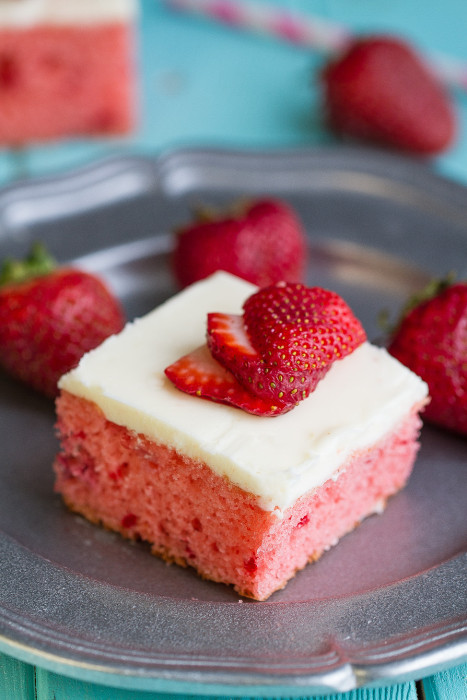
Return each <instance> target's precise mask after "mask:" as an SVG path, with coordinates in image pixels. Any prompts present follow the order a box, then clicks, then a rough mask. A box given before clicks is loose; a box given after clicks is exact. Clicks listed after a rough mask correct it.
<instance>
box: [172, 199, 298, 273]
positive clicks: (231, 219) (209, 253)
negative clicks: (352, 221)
mask: <svg viewBox="0 0 467 700" xmlns="http://www.w3.org/2000/svg"><path fill="white" fill-rule="evenodd" d="M306 250H307V244H306V237H305V233H304V231H303V228H302V225H301V223H300V221H299V220H298V217H297V215H296V214H295V212H294V211H293V210H292V209H291V207H290V206H288V205H287V204H286V203H285V202H282V201H280V200H277V199H261V200H256V201H252V202H249V203H248V204H242V205H240V204H237V205H236V206H234V207H233V208H232V211H227V212H222V213H211V212H207V211H204V210H203V211H202V212H201V215H200V217H199V218H198V219H196V220H195V221H192V222H190V223H189V224H187V225H186V226H184V227H182V228H181V229H179V230H178V231H177V233H176V238H175V247H174V253H173V270H174V274H175V277H176V279H177V280H178V282H179V284H180V285H181V286H182V287H186V286H187V285H189V284H192V283H193V282H196V281H197V280H200V279H203V278H205V277H207V276H208V275H211V274H212V273H213V272H216V271H217V270H224V271H226V272H230V273H232V274H234V275H237V277H242V278H243V279H246V280H248V281H249V282H253V283H254V284H258V285H261V286H265V285H267V284H272V283H274V282H278V281H279V280H282V279H286V280H290V281H302V280H303V278H304V274H305V263H306Z"/></svg>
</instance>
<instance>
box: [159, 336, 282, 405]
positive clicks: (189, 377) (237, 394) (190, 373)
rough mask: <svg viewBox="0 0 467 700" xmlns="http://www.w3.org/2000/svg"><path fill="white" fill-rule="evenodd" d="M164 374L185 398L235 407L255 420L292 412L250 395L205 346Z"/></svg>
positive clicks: (177, 362)
mask: <svg viewBox="0 0 467 700" xmlns="http://www.w3.org/2000/svg"><path fill="white" fill-rule="evenodd" d="M165 374H166V376H167V377H168V379H170V381H171V382H172V383H173V384H174V386H176V387H177V389H180V391H183V392H184V393H186V394H191V395H193V396H199V397H200V398H203V399H209V400H210V401H215V402H216V403H223V404H227V405H230V406H235V407H236V408H241V409H243V410H244V411H246V412H247V413H253V414H255V415H258V416H277V415H280V414H281V413H286V412H287V411H289V410H290V409H291V408H293V405H289V404H286V403H284V402H279V401H278V402H272V401H268V400H267V399H262V398H260V397H258V396H255V395H254V394H251V393H250V392H249V391H247V390H246V389H245V388H244V387H243V386H242V385H241V384H240V383H239V382H238V381H237V380H236V379H235V377H234V376H233V374H232V373H231V372H229V371H228V370H226V369H225V368H224V367H222V365H220V364H219V363H218V362H217V361H216V360H215V359H214V358H213V357H212V355H211V354H210V352H209V350H208V348H207V346H206V345H202V346H201V347H199V348H197V349H196V350H193V352H191V353H189V354H188V355H184V356H183V357H181V358H180V359H179V360H177V361H176V362H174V363H173V364H171V365H170V366H169V367H167V368H166V370H165Z"/></svg>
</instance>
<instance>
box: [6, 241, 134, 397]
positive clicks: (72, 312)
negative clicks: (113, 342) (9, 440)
mask: <svg viewBox="0 0 467 700" xmlns="http://www.w3.org/2000/svg"><path fill="white" fill-rule="evenodd" d="M123 325H124V314H123V311H122V308H121V306H120V303H119V302H118V300H117V299H116V298H115V297H114V295H113V294H112V293H111V292H110V290H109V289H108V288H107V287H106V286H105V285H104V283H103V282H102V281H101V280H100V279H99V278H97V277H96V276H95V275H91V274H88V273H86V272H83V271H81V270H76V269H72V268H55V266H54V263H53V261H52V260H51V258H49V257H48V256H47V255H46V254H45V252H44V250H43V248H42V247H41V246H36V247H35V248H34V249H33V250H32V252H31V254H30V256H29V258H28V259H27V260H26V261H24V262H18V261H8V262H7V263H6V264H5V265H4V268H3V273H2V278H1V280H0V366H2V367H3V368H4V369H5V370H6V371H7V372H9V373H10V374H11V375H13V376H14V377H16V378H17V379H20V380H21V381H23V382H25V383H26V384H28V385H30V386H31V387H33V388H34V389H36V390H37V391H39V392H41V393H43V394H45V395H47V396H55V395H56V393H57V382H58V380H59V378H60V377H61V376H62V374H64V373H65V372H67V371H68V370H70V369H72V368H73V367H75V366H76V365H77V364H78V362H79V360H80V359H81V357H82V355H83V354H84V353H85V352H87V351H88V350H92V349H93V348H95V347H96V346H97V345H99V344H100V343H101V342H102V341H103V340H104V339H105V338H107V337H108V336H109V335H112V334H113V333H117V332H118V331H120V330H121V329H122V328H123Z"/></svg>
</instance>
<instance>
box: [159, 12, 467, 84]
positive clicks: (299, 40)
mask: <svg viewBox="0 0 467 700" xmlns="http://www.w3.org/2000/svg"><path fill="white" fill-rule="evenodd" d="M165 4H166V5H168V6H169V7H171V8H172V9H175V10H180V11H183V12H191V13H194V14H198V15H203V16H205V17H208V18H210V19H212V20H215V21H217V22H222V23H223V24H226V25H228V26H231V27H233V28H236V29H241V30H247V31H251V32H255V33H258V34H264V35H267V36H273V37H276V38H278V39H281V40H283V41H288V42H290V43H294V44H297V45H299V46H307V47H310V48H313V49H315V50H318V51H322V52H325V53H335V52H337V51H339V50H341V49H343V48H344V47H345V45H346V44H347V43H348V42H349V41H350V40H351V39H352V38H353V34H352V33H351V32H350V31H349V30H348V29H347V28H346V27H344V26H342V25H340V24H338V23H335V22H330V21H328V20H324V19H319V18H317V17H311V16H309V15H299V14H297V13H292V12H287V11H285V10H282V9H280V8H277V7H271V6H270V5H261V4H259V3H255V2H237V1H236V0H165ZM428 64H429V65H430V67H431V69H432V70H433V72H434V73H435V74H436V75H437V76H438V77H439V79H440V80H442V81H443V82H444V83H446V84H447V85H449V86H451V87H457V88H461V89H463V90H467V65H466V64H465V63H463V62H461V61H459V60H457V59H454V58H452V57H449V56H441V55H436V56H432V57H430V58H429V59H428Z"/></svg>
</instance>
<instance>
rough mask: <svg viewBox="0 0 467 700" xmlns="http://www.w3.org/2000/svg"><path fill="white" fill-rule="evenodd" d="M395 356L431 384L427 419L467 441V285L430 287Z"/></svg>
mask: <svg viewBox="0 0 467 700" xmlns="http://www.w3.org/2000/svg"><path fill="white" fill-rule="evenodd" d="M389 352H390V353H391V354H392V355H394V357H396V358H397V359H398V360H399V361H400V362H402V363H403V364H404V365H406V366H407V367H409V368H410V369H411V370H412V371H413V372H415V373H416V374H418V375H419V376H420V377H421V378H422V379H424V381H425V382H426V383H427V384H428V387H429V391H430V397H431V401H430V403H429V404H428V406H427V407H426V409H425V411H424V414H423V415H424V418H426V419H427V420H429V421H431V422H433V423H436V424H438V425H441V426H443V427H445V428H448V429H450V430H454V431H456V432H459V433H461V434H463V435H467V282H457V283H455V284H451V283H449V281H448V282H446V283H444V282H442V283H441V284H435V285H430V288H429V289H428V290H426V291H425V292H424V293H423V294H422V299H421V300H419V301H417V300H416V301H415V306H413V305H412V307H411V308H410V310H409V311H408V312H407V313H406V314H405V315H404V316H403V318H402V321H401V322H400V324H399V325H398V327H397V329H396V331H395V333H394V335H393V337H392V340H391V343H390V345H389Z"/></svg>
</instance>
